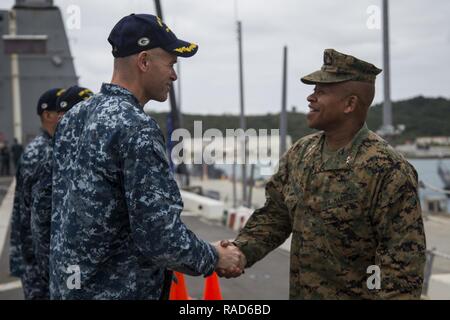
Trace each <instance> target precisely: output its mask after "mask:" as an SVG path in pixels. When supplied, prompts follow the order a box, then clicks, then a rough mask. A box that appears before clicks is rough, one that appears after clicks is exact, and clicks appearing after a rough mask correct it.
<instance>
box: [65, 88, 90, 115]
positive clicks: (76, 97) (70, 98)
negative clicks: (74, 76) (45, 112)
mask: <svg viewBox="0 0 450 320" xmlns="http://www.w3.org/2000/svg"><path fill="white" fill-rule="evenodd" d="M93 94H94V93H93V92H92V91H91V90H89V89H87V88H83V87H79V86H76V85H75V86H72V87H70V88H67V89H66V90H65V91H64V92H63V93H62V94H61V95H60V96H59V97H58V99H57V100H56V105H57V108H58V109H57V110H56V111H58V112H67V111H69V110H70V109H71V108H72V107H73V106H74V105H76V104H77V103H78V102H81V101H84V100H87V99H89V98H90V97H91V96H92V95H93Z"/></svg>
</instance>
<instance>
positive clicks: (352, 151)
mask: <svg viewBox="0 0 450 320" xmlns="http://www.w3.org/2000/svg"><path fill="white" fill-rule="evenodd" d="M368 135H369V128H368V127H367V124H366V123H364V125H363V126H362V127H361V129H360V130H359V131H358V132H357V133H356V135H355V136H354V137H353V139H352V141H351V142H350V143H348V144H347V145H346V146H345V147H343V148H342V149H340V150H339V151H338V152H337V153H336V155H335V156H334V157H332V158H330V159H328V161H327V162H325V163H323V162H322V148H323V146H324V143H325V133H322V134H321V135H320V138H319V139H318V140H317V142H315V143H314V144H313V146H312V147H310V148H309V149H308V151H309V152H308V153H309V157H311V160H312V161H313V162H312V163H313V167H314V171H315V172H319V171H328V170H339V169H350V168H351V167H352V166H353V163H354V162H355V158H356V156H357V154H358V151H359V148H360V147H361V144H362V142H363V141H364V139H365V138H367V136H368Z"/></svg>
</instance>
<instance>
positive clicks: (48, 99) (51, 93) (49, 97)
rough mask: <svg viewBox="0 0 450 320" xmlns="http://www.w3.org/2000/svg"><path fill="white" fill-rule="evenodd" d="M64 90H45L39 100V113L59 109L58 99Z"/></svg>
mask: <svg viewBox="0 0 450 320" xmlns="http://www.w3.org/2000/svg"><path fill="white" fill-rule="evenodd" d="M63 92H64V89H63V88H53V89H49V90H47V91H45V92H44V93H43V94H42V95H41V96H40V98H39V100H38V104H37V114H38V115H41V114H42V113H43V112H44V111H58V107H57V105H56V100H57V99H58V97H59V96H60V95H61V94H62V93H63Z"/></svg>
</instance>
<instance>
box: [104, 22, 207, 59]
mask: <svg viewBox="0 0 450 320" xmlns="http://www.w3.org/2000/svg"><path fill="white" fill-rule="evenodd" d="M108 41H109V43H110V44H111V45H112V54H113V56H114V57H116V58H119V57H126V56H130V55H132V54H136V53H139V52H141V51H144V50H150V49H153V48H162V49H164V50H165V51H167V52H170V53H173V54H175V55H177V56H180V57H191V56H193V55H194V54H195V53H196V52H197V50H198V45H196V44H194V43H190V42H187V41H183V40H180V39H178V38H177V37H176V36H175V34H174V33H173V32H172V31H171V30H170V29H169V27H168V26H167V25H166V24H165V23H164V22H162V20H161V19H160V18H159V17H157V16H154V15H151V14H134V13H132V14H130V15H129V16H126V17H123V18H122V19H120V21H119V22H118V23H117V24H116V25H115V26H114V28H113V29H112V30H111V33H110V34H109V37H108Z"/></svg>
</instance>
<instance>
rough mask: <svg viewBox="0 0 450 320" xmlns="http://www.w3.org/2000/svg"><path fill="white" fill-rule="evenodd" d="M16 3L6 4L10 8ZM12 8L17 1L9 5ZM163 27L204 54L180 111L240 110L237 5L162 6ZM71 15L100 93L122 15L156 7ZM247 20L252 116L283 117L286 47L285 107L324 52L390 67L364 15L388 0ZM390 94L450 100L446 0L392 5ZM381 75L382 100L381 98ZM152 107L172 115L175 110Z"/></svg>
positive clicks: (327, 3) (292, 2) (180, 2)
mask: <svg viewBox="0 0 450 320" xmlns="http://www.w3.org/2000/svg"><path fill="white" fill-rule="evenodd" d="M8 1H9V5H8ZM4 2H6V8H8V7H10V4H12V1H11V0H6V1H4ZM161 2H162V5H163V13H164V20H165V21H166V23H167V24H168V25H169V26H170V27H171V29H172V30H173V31H174V32H175V33H176V34H177V36H178V37H180V38H182V39H186V40H189V41H193V42H196V43H198V44H199V45H200V49H199V52H198V54H197V55H196V56H194V57H193V58H190V59H179V63H180V64H181V66H180V67H181V77H180V82H181V86H182V108H183V110H184V111H185V112H189V113H224V112H229V113H230V112H231V113H238V112H239V82H238V79H239V78H238V51H237V50H238V48H237V35H236V22H235V19H236V13H235V12H236V11H235V6H234V3H235V2H234V1H230V0H228V1H223V0H208V1H205V0H172V1H161ZM55 3H56V5H58V6H59V7H60V8H61V11H62V12H63V15H64V17H65V18H67V8H68V6H70V5H73V4H75V5H78V6H79V7H80V9H81V14H82V15H81V19H82V20H81V22H82V24H81V29H80V30H68V35H69V39H70V46H71V50H72V54H73V56H74V58H75V66H76V70H77V72H78V75H79V76H80V83H81V84H82V85H85V86H88V87H90V88H93V89H94V90H95V89H96V88H97V89H98V88H99V87H100V84H101V83H102V82H105V81H109V80H110V77H111V72H112V57H111V54H110V50H111V48H110V46H109V44H108V42H107V40H106V39H107V37H108V34H109V32H110V30H111V28H112V27H113V26H114V24H115V23H116V22H117V21H118V20H119V19H120V18H121V17H122V16H124V15H127V14H129V13H131V12H135V13H142V12H147V13H154V12H155V8H154V4H153V1H149V0H131V1H107V0H96V1H88V0H79V1H76V0H55ZM236 3H237V4H238V10H237V16H238V18H239V19H240V20H241V21H242V27H243V49H244V77H245V103H246V104H245V107H246V112H247V113H249V114H255V113H267V112H272V113H274V112H278V111H279V110H280V105H281V79H282V75H281V69H282V50H283V46H284V45H287V46H288V48H289V54H288V55H289V61H288V107H290V106H291V105H296V106H297V107H298V108H297V109H298V110H300V111H306V110H307V107H306V106H307V103H306V96H307V95H308V94H309V93H310V92H311V90H312V88H311V86H306V85H304V84H302V83H301V82H300V81H299V78H300V77H301V76H302V75H305V74H306V73H309V72H312V71H314V70H317V69H318V68H320V66H321V64H322V54H323V49H325V48H335V49H337V50H339V51H342V52H345V53H349V54H352V55H355V56H357V57H360V58H363V59H365V60H367V61H369V62H372V63H374V64H375V65H377V66H379V67H381V68H383V65H382V64H383V61H382V37H381V30H377V29H369V28H368V27H367V21H368V19H369V17H370V16H369V14H368V13H367V8H368V7H369V6H371V5H375V6H381V0H376V1H375V0H359V1H334V0H317V1H314V2H312V1H307V0H279V1H273V2H270V3H268V2H261V1H258V0H239V1H236ZM389 3H390V37H391V38H390V40H391V48H390V49H391V83H392V90H391V92H392V97H393V98H394V99H403V98H408V97H412V96H416V95H425V96H427V95H430V96H437V95H440V96H446V97H449V96H450V94H449V91H448V88H449V87H450V86H449V84H450V83H449V81H448V79H447V74H448V73H449V71H450V67H449V65H448V63H447V60H448V57H449V56H450V30H449V24H448V17H447V15H448V12H450V2H449V1H448V0H433V2H432V3H431V2H426V1H423V0H397V1H390V2H389ZM382 79H383V78H382V75H381V76H380V77H379V79H378V80H377V94H376V98H375V102H380V101H381V100H382V93H383V88H382V84H383V82H382ZM148 107H149V108H151V109H153V110H157V111H161V110H169V106H168V103H163V104H161V103H156V102H150V103H149V106H148Z"/></svg>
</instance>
